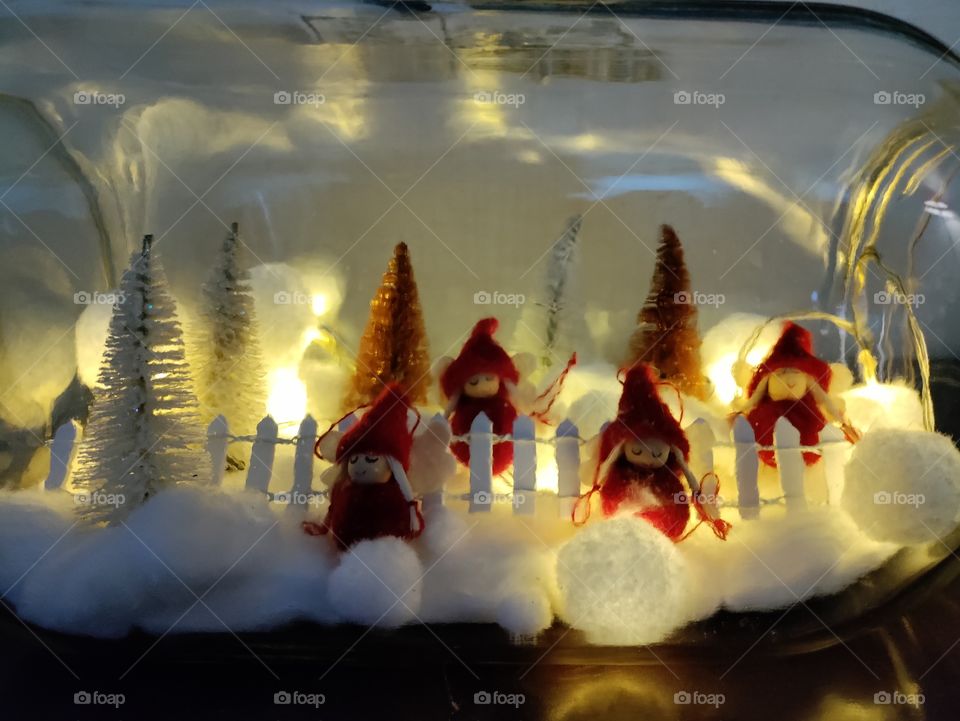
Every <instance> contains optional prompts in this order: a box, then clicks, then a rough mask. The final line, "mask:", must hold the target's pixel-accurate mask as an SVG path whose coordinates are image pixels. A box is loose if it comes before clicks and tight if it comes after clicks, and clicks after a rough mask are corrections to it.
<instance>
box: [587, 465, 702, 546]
mask: <svg viewBox="0 0 960 721" xmlns="http://www.w3.org/2000/svg"><path fill="white" fill-rule="evenodd" d="M681 473H682V470H681V468H680V466H679V464H677V463H676V461H674V460H673V459H672V458H671V460H670V462H669V463H667V464H666V465H665V466H661V467H660V468H640V467H639V466H636V465H634V464H633V463H630V461H628V460H627V458H626V457H625V456H623V455H621V456H620V458H618V459H617V460H616V461H615V462H614V463H613V465H612V466H611V467H610V471H609V472H608V473H607V477H606V479H605V480H604V481H603V483H602V484H601V485H600V490H599V493H600V504H601V508H602V510H603V515H605V516H612V515H613V514H615V513H617V512H618V511H621V510H629V509H630V508H631V507H636V508H637V511H636V512H635V513H634V515H635V516H637V517H638V518H643V519H644V520H645V521H647V522H648V523H650V524H652V525H653V526H654V527H656V528H658V529H659V530H660V531H662V532H663V533H664V534H665V535H666V536H667V537H668V538H670V539H671V540H674V541H675V540H677V539H678V538H679V537H680V536H682V535H683V531H684V529H685V528H686V526H687V521H689V520H690V504H689V500H688V494H687V493H686V491H685V489H684V486H683V484H682V483H681V482H680V474H681ZM651 497H652V498H651ZM651 504H653V505H651Z"/></svg>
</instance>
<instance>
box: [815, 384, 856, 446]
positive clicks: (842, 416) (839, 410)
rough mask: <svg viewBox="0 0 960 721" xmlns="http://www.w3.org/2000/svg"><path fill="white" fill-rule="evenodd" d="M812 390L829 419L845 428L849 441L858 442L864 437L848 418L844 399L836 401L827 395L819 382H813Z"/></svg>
mask: <svg viewBox="0 0 960 721" xmlns="http://www.w3.org/2000/svg"><path fill="white" fill-rule="evenodd" d="M810 392H811V393H813V398H814V400H816V402H817V405H818V406H820V408H821V409H823V411H824V413H825V414H826V415H827V419H828V420H830V421H833V422H834V423H837V424H838V425H839V426H840V427H841V428H842V429H843V433H844V435H845V436H846V437H847V440H848V441H850V442H851V443H856V442H857V441H859V440H860V438H862V434H861V433H860V431H859V430H857V429H856V427H854V425H853V424H852V423H851V422H850V419H849V418H847V414H846V411H845V410H844V408H843V401H842V400H840V399H837V401H836V402H835V401H834V399H833V398H831V397H830V396H829V395H827V393H826V392H825V391H824V390H823V388H821V387H820V384H819V383H813V384H812V386H811V388H810Z"/></svg>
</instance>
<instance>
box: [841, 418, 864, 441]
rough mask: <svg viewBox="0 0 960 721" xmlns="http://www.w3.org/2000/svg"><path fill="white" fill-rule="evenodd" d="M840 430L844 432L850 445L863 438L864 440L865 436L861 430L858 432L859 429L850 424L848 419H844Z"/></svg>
mask: <svg viewBox="0 0 960 721" xmlns="http://www.w3.org/2000/svg"><path fill="white" fill-rule="evenodd" d="M840 429H841V430H842V431H843V435H844V437H845V438H846V439H847V440H848V441H849V442H850V443H856V442H857V441H859V440H860V439H861V438H863V434H862V433H861V432H860V431H859V430H857V428H856V427H855V426H854V425H853V424H852V423H850V421H848V420H846V419H844V421H843V422H842V423H841V424H840Z"/></svg>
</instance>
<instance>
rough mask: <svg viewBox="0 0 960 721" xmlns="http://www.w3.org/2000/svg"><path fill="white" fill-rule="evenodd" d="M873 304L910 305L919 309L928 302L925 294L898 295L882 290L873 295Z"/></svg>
mask: <svg viewBox="0 0 960 721" xmlns="http://www.w3.org/2000/svg"><path fill="white" fill-rule="evenodd" d="M873 302H874V303H876V304H877V305H909V306H911V307H914V308H915V307H917V306H918V305H923V304H924V303H926V302H927V297H926V296H925V295H924V294H923V293H898V292H896V291H894V292H890V291H886V290H880V291H877V292H876V293H874V294H873Z"/></svg>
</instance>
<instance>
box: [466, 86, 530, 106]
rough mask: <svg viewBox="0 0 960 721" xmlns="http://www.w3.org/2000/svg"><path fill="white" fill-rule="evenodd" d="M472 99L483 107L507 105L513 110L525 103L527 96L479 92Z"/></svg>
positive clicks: (491, 91)
mask: <svg viewBox="0 0 960 721" xmlns="http://www.w3.org/2000/svg"><path fill="white" fill-rule="evenodd" d="M473 99H474V101H475V102H478V103H481V104H483V105H509V106H511V107H514V108H519V107H520V106H521V105H523V104H524V103H525V102H527V96H526V95H524V94H523V93H502V92H500V91H499V90H480V91H478V92H476V93H474V94H473Z"/></svg>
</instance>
